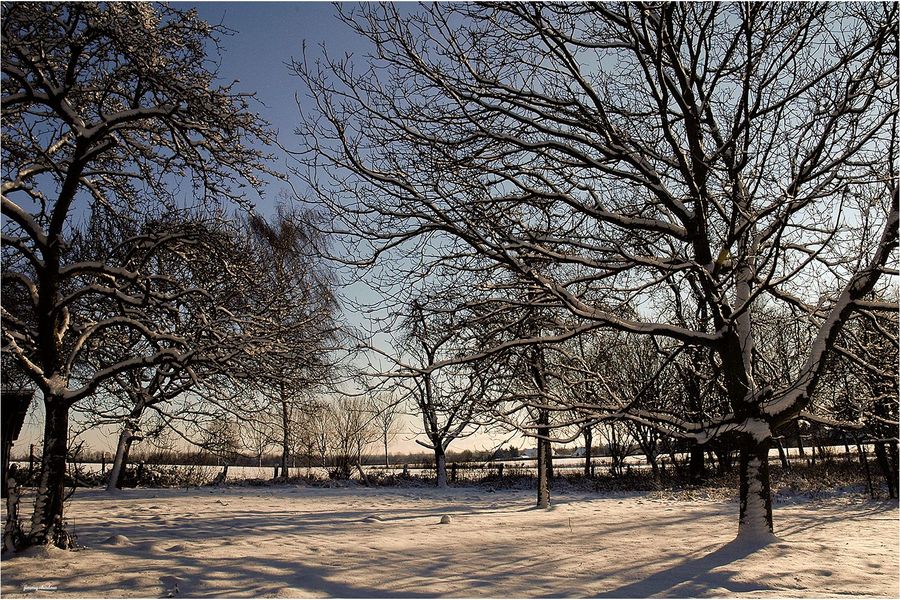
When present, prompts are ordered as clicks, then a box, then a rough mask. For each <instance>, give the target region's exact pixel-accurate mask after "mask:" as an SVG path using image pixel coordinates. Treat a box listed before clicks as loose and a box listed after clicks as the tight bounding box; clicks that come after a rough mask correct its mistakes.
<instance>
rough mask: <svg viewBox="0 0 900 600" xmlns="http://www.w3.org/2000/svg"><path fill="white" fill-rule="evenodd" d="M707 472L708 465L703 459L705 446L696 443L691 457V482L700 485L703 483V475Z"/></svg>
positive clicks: (692, 445)
mask: <svg viewBox="0 0 900 600" xmlns="http://www.w3.org/2000/svg"><path fill="white" fill-rule="evenodd" d="M705 471H706V464H705V461H704V457H703V446H701V445H700V444H697V443H696V442H694V443H692V444H691V457H690V463H689V467H688V472H689V473H690V480H691V483H692V484H693V485H699V484H700V483H702V482H703V473H704V472H705Z"/></svg>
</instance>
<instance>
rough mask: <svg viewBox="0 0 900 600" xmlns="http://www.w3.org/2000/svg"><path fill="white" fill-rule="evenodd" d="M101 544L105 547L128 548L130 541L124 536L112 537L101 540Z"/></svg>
mask: <svg viewBox="0 0 900 600" xmlns="http://www.w3.org/2000/svg"><path fill="white" fill-rule="evenodd" d="M103 543H104V544H106V545H107V546H130V545H131V540H129V539H128V538H127V537H126V536H124V535H112V536H110V537H108V538H106V539H105V540H103Z"/></svg>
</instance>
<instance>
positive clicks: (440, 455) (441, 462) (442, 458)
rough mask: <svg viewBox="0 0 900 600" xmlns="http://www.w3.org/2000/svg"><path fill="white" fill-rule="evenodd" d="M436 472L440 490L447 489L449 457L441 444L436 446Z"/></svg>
mask: <svg viewBox="0 0 900 600" xmlns="http://www.w3.org/2000/svg"><path fill="white" fill-rule="evenodd" d="M434 471H435V473H436V474H437V486H438V487H439V488H445V487H447V456H446V455H445V454H444V447H443V445H441V444H440V443H435V444H434Z"/></svg>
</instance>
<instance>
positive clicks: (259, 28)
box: [173, 2, 368, 212]
mask: <svg viewBox="0 0 900 600" xmlns="http://www.w3.org/2000/svg"><path fill="white" fill-rule="evenodd" d="M173 5H174V6H175V7H178V8H187V7H196V8H197V10H198V12H199V14H200V17H201V18H203V19H204V20H205V21H207V22H209V23H213V24H219V23H221V24H222V25H225V26H226V27H228V28H230V29H232V30H234V34H233V35H229V36H222V38H221V45H222V49H223V50H222V56H221V66H220V68H219V75H220V77H221V79H222V80H223V81H231V80H234V79H237V80H238V81H239V83H238V85H237V86H236V89H237V90H238V91H242V92H255V93H256V95H257V98H258V100H259V101H260V102H261V103H262V104H258V105H257V106H256V110H257V112H259V114H260V115H262V116H263V118H265V119H266V120H267V121H268V122H269V123H271V124H272V126H273V128H274V129H276V130H277V131H278V140H279V142H281V144H282V145H284V146H285V147H287V148H289V149H290V148H292V147H295V146H296V142H295V141H294V140H295V136H294V127H295V125H296V122H297V117H298V109H297V104H296V101H295V96H296V94H297V93H299V92H300V87H301V86H300V82H299V80H298V79H297V78H296V77H294V76H292V75H291V74H290V72H289V70H288V66H287V64H286V63H287V62H289V61H290V59H291V57H300V55H301V53H302V48H303V43H304V42H306V51H307V55H308V56H310V57H315V56H319V55H321V47H322V45H323V44H324V45H325V47H326V48H327V49H328V53H329V54H331V55H335V56H340V55H343V54H345V53H347V52H351V53H353V54H354V55H358V56H360V57H361V55H362V54H364V53H365V51H366V49H367V47H368V45H367V41H366V40H363V39H361V38H359V36H357V35H356V34H355V33H353V32H352V31H350V29H349V28H348V27H347V26H346V25H344V24H343V23H342V22H341V21H340V20H339V19H338V17H337V8H336V7H335V6H334V5H333V4H332V3H330V2H201V3H195V2H175V3H173ZM348 6H349V5H348ZM275 154H276V156H277V155H278V154H279V151H276V153H275ZM275 167H276V169H278V170H284V167H285V162H284V159H283V157H279V158H278V161H277V163H276V165H275ZM295 183H296V182H295ZM286 188H287V186H286V185H285V184H284V183H283V182H278V181H272V182H271V183H270V185H269V186H268V187H267V189H266V191H265V197H264V198H263V199H262V200H261V201H259V202H258V205H259V208H260V209H261V210H262V211H263V212H268V211H267V208H269V207H270V206H271V203H272V202H274V200H275V199H276V197H277V193H278V192H279V191H280V190H281V189H286Z"/></svg>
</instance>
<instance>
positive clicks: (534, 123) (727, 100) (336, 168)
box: [294, 3, 898, 535]
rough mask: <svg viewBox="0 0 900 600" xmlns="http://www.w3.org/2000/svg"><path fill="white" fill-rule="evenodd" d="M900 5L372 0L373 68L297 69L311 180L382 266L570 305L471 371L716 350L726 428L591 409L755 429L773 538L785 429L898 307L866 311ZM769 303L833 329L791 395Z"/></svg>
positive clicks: (694, 433) (359, 21)
mask: <svg viewBox="0 0 900 600" xmlns="http://www.w3.org/2000/svg"><path fill="white" fill-rule="evenodd" d="M897 10H898V9H897V5H896V4H891V3H884V4H875V3H866V4H840V5H826V4H806V5H796V4H763V3H759V4H712V3H690V4H688V3H684V4H676V3H665V4H654V5H651V4H631V3H615V4H556V3H554V4H542V3H528V4H518V3H498V4H490V5H468V4H466V5H458V4H456V5H447V4H435V5H429V6H426V7H423V8H421V9H420V10H419V11H418V12H417V13H416V14H414V15H412V16H407V15H404V16H403V17H402V18H401V16H400V15H399V13H398V12H397V9H396V8H395V7H393V6H391V5H382V6H374V5H366V6H363V7H360V8H355V9H353V10H352V11H351V12H348V13H347V14H345V15H344V17H345V21H346V22H347V24H348V25H349V26H350V27H351V28H352V29H353V30H355V31H356V32H357V33H358V34H360V35H362V36H364V37H366V38H368V39H369V40H370V42H371V44H372V46H373V51H372V58H371V60H370V61H369V63H368V64H367V65H360V64H358V63H354V62H352V61H350V60H328V59H326V60H324V61H320V62H315V63H314V62H310V61H307V60H306V59H305V58H300V59H297V60H296V61H295V63H294V70H295V72H296V74H297V75H298V76H299V77H300V79H301V80H302V81H303V83H304V84H305V85H306V87H307V88H308V90H309V98H308V100H307V101H305V102H304V104H303V106H302V117H301V122H300V126H299V127H298V130H299V133H300V134H301V135H302V148H301V150H300V152H299V153H298V155H297V156H298V164H297V167H296V172H297V174H298V175H301V176H305V177H306V179H307V182H308V183H309V185H310V186H312V187H313V189H315V190H316V191H317V193H318V198H319V199H321V200H323V201H324V202H327V203H329V204H330V205H331V206H332V207H333V209H334V213H335V215H336V218H337V219H338V223H339V226H338V227H336V229H338V230H339V231H340V232H342V233H343V234H345V235H346V239H347V241H348V242H349V243H354V244H360V246H361V247H363V248H368V249H370V250H371V252H370V253H369V254H368V255H367V256H366V257H363V258H362V259H361V260H359V261H358V263H359V264H360V265H362V266H367V265H369V264H373V261H376V260H378V259H380V260H389V259H390V258H391V257H396V258H397V262H396V263H395V264H396V265H398V268H402V267H403V265H405V264H410V263H409V262H408V261H410V256H411V254H412V252H411V251H410V249H411V248H418V249H421V248H425V249H426V252H425V253H423V254H422V256H423V257H424V258H422V259H420V261H418V262H415V263H414V264H415V265H416V269H418V270H419V271H424V272H426V273H431V274H435V273H441V272H444V273H452V274H455V275H457V276H458V277H459V279H460V280H461V281H464V280H466V279H468V280H470V281H472V282H473V283H472V289H473V290H475V289H477V290H479V291H480V292H482V293H483V294H486V295H487V296H490V294H491V291H490V288H489V286H486V285H485V282H486V281H487V282H489V281H490V280H491V279H492V278H493V275H489V274H496V273H500V272H502V271H506V272H507V273H511V274H512V275H514V276H515V277H518V278H520V279H521V280H522V281H523V285H522V286H521V287H520V294H519V297H518V300H516V299H515V298H513V299H510V296H509V295H508V294H505V295H503V298H501V300H503V301H504V302H506V305H507V306H509V307H510V310H515V306H516V302H518V303H520V304H521V302H522V301H523V300H526V301H527V303H530V304H535V303H539V304H542V305H544V306H555V307H557V308H559V309H562V312H561V313H560V317H559V324H558V325H559V326H558V327H557V328H555V329H554V330H553V334H550V333H546V334H544V335H537V336H534V335H532V336H526V337H521V336H518V337H516V338H515V339H511V340H507V341H505V342H503V343H502V344H500V345H499V346H495V347H493V348H488V349H483V350H481V351H480V352H473V353H470V354H469V355H468V357H461V358H455V359H453V360H455V361H463V360H473V359H475V358H478V357H479V355H480V356H484V355H485V354H489V353H491V352H494V351H499V350H502V349H503V347H509V346H510V345H527V344H532V343H550V342H556V341H560V340H561V339H566V338H571V337H575V336H578V335H580V334H583V333H584V332H586V331H590V330H592V329H602V328H611V329H616V330H619V331H622V332H627V333H632V334H637V335H652V336H655V337H656V338H658V339H661V340H664V343H663V344H662V345H663V347H664V348H663V349H664V350H665V351H666V352H668V353H675V352H686V351H688V350H689V349H694V348H699V349H702V350H703V351H704V352H705V353H706V354H707V355H708V356H709V357H710V358H711V360H712V362H713V367H714V369H715V371H716V378H717V381H718V382H719V384H720V385H721V386H722V389H723V392H724V394H725V395H726V397H727V400H728V404H729V409H728V412H727V414H724V415H721V416H719V417H717V418H715V419H712V420H702V419H699V420H693V417H694V416H695V415H696V411H691V410H688V409H687V407H685V410H683V411H681V414H672V413H669V412H661V411H659V410H653V409H652V407H646V406H642V403H641V402H638V401H636V400H637V399H630V398H626V399H624V400H622V401H616V402H610V401H600V402H598V403H597V404H596V405H595V406H593V407H592V410H593V412H594V414H595V415H596V416H597V417H602V418H611V419H620V418H627V419H630V420H632V421H633V422H636V423H640V424H645V425H651V426H653V427H655V428H658V429H660V430H663V431H665V432H666V434H667V435H672V436H678V437H681V438H684V439H692V440H695V441H696V442H699V443H703V442H707V441H709V440H711V439H713V438H714V437H715V436H717V435H721V434H723V433H726V432H731V434H732V435H736V436H738V437H739V438H740V440H741V456H742V458H741V483H740V491H741V509H740V519H739V523H740V526H739V535H767V533H768V532H771V531H772V528H773V527H772V515H771V495H770V492H769V483H768V468H767V460H768V459H767V457H768V450H769V446H770V440H771V437H772V435H773V432H774V431H776V430H777V429H778V428H779V427H781V426H783V425H784V424H786V423H788V422H790V421H791V420H793V419H795V418H796V417H797V416H798V415H799V414H800V413H801V412H802V411H804V410H805V409H807V408H808V406H809V403H810V398H811V396H812V394H813V391H814V390H815V388H816V385H817V383H818V382H819V380H820V378H821V377H822V374H823V372H824V368H825V364H826V361H825V356H826V354H827V352H828V350H829V348H831V347H833V346H834V344H835V341H836V339H837V337H838V335H839V332H840V330H841V327H842V326H843V324H844V323H845V322H846V321H847V319H848V318H849V317H850V315H851V314H853V313H854V312H855V311H858V310H860V309H863V308H865V309H866V310H892V309H896V307H895V306H893V305H891V304H886V303H878V302H874V301H871V300H868V299H867V298H868V294H869V293H870V292H872V291H873V290H875V289H877V288H878V286H879V285H883V282H884V281H885V278H884V277H883V276H884V275H885V274H886V273H887V274H889V275H896V270H895V269H894V268H893V267H892V266H891V261H892V260H895V259H896V246H897V220H898V210H897V201H898V180H897V173H896V163H897V142H898V140H897V135H898V134H897V108H898V99H897V89H898V88H897V67H898V65H897V37H898V34H897V22H898V19H897ZM404 261H407V262H404ZM423 262H424V263H425V264H424V265H423V264H422V263H423ZM406 274H407V275H411V274H412V273H411V270H408V271H407V272H406ZM464 276H465V277H464ZM879 282H881V283H879ZM456 294H457V295H459V294H460V291H459V289H457V290H456ZM463 295H465V293H463ZM768 306H782V307H790V309H791V310H792V311H793V312H794V314H795V315H796V318H798V319H802V320H805V321H807V322H808V323H809V324H810V325H811V327H812V328H813V335H812V336H811V338H810V340H809V343H808V344H806V345H805V346H804V347H803V349H802V356H803V359H802V361H801V364H800V366H799V368H798V369H797V370H796V371H795V372H794V373H793V374H792V376H791V377H790V379H789V380H786V381H774V380H772V381H769V380H767V379H766V377H765V370H761V369H758V368H757V364H758V352H757V346H758V335H759V333H760V330H759V327H758V324H757V322H756V319H755V315H756V313H757V312H758V311H759V310H760V309H762V308H764V307H768ZM686 317H690V318H686ZM535 338H536V339H535ZM442 367H443V365H442V364H441V363H437V364H434V365H432V368H433V369H439V368H442Z"/></svg>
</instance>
